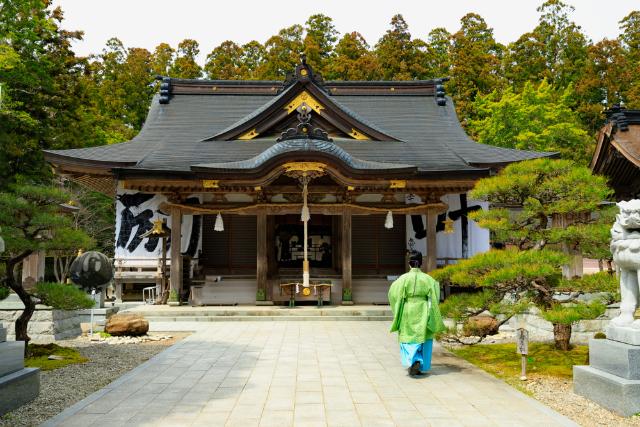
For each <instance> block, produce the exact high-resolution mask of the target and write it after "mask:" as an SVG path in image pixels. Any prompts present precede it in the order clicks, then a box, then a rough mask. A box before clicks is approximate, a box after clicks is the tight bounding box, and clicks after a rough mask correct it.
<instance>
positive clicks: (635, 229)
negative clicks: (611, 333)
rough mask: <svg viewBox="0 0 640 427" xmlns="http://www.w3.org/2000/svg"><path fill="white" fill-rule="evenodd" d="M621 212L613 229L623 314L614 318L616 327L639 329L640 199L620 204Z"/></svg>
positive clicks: (621, 312) (612, 247)
mask: <svg viewBox="0 0 640 427" xmlns="http://www.w3.org/2000/svg"><path fill="white" fill-rule="evenodd" d="M617 205H618V207H619V208H620V213H619V214H618V215H616V222H615V223H614V224H613V227H612V228H611V253H612V254H613V261H614V262H615V263H616V266H617V267H618V269H619V271H620V295H621V302H620V315H619V316H618V317H615V318H614V319H612V320H611V323H612V324H613V325H616V326H625V327H631V328H634V329H640V319H639V320H634V317H633V315H634V313H635V311H636V309H637V308H638V306H640V280H639V277H640V200H630V201H628V202H620V203H618V204H617Z"/></svg>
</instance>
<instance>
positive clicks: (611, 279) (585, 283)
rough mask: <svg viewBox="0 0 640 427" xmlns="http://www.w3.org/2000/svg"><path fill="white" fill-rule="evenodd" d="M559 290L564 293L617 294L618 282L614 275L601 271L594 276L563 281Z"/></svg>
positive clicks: (588, 275)
mask: <svg viewBox="0 0 640 427" xmlns="http://www.w3.org/2000/svg"><path fill="white" fill-rule="evenodd" d="M560 288H561V289H562V290H566V291H580V292H586V293H590V292H609V293H611V294H617V293H619V292H620V281H619V279H618V277H617V276H616V275H615V274H610V273H609V272H606V271H601V272H598V273H594V274H586V275H584V276H582V277H580V278H576V279H571V280H566V279H563V280H562V283H561V284H560Z"/></svg>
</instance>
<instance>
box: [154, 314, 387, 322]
mask: <svg viewBox="0 0 640 427" xmlns="http://www.w3.org/2000/svg"><path fill="white" fill-rule="evenodd" d="M145 319H147V320H148V321H149V322H242V321H245V322H246V321H250V322H262V321H267V322H269V321H316V322H317V321H336V320H337V321H363V320H364V321H390V320H393V316H384V315H382V316H375V315H371V316H362V315H359V316H327V315H324V316H268V315H261V316H241V315H233V316H173V317H172V316H146V315H145Z"/></svg>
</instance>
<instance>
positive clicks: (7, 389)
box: [0, 324, 40, 416]
mask: <svg viewBox="0 0 640 427" xmlns="http://www.w3.org/2000/svg"><path fill="white" fill-rule="evenodd" d="M6 336H7V331H6V329H5V328H4V327H3V326H2V324H0V416H2V415H4V414H6V413H7V412H9V411H11V410H13V409H16V408H19V407H20V406H22V405H24V404H25V403H27V402H30V401H32V400H33V399H35V398H36V397H37V396H38V393H39V392H40V370H39V369H36V368H25V367H24V342H23V341H11V342H6V341H5V339H6Z"/></svg>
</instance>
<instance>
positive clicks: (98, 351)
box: [0, 332, 187, 427]
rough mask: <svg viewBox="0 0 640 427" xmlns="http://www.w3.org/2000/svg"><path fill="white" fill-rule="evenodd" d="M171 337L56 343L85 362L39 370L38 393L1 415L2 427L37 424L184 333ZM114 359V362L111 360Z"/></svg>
mask: <svg viewBox="0 0 640 427" xmlns="http://www.w3.org/2000/svg"><path fill="white" fill-rule="evenodd" d="M171 335H172V336H173V338H172V339H168V340H162V341H148V342H144V343H141V344H121V345H106V344H105V343H104V342H100V343H95V342H94V343H92V342H87V341H86V340H78V339H76V340H65V341H58V342H57V343H56V344H58V345H64V346H68V347H77V348H78V350H79V351H80V353H81V354H82V355H83V356H84V357H86V358H88V359H89V361H88V362H86V363H81V364H75V365H68V366H65V367H63V368H60V369H55V370H53V371H47V372H40V394H39V396H38V397H37V398H36V399H35V400H33V401H32V402H30V403H28V404H27V405H24V406H22V407H21V408H18V409H16V410H15V411H12V412H10V413H8V414H6V415H4V416H3V417H0V426H2V427H5V426H6V427H9V426H10V427H25V426H29V427H31V426H38V425H40V424H41V423H43V422H44V421H46V420H47V419H49V418H51V417H53V416H54V415H57V414H58V413H59V412H62V410H64V409H66V408H67V407H69V406H71V405H73V404H74V403H76V402H78V401H80V400H82V399H84V398H85V397H87V396H88V395H90V394H91V393H93V392H95V391H97V390H100V389H101V388H102V387H104V386H106V385H107V384H109V383H110V382H112V381H113V380H115V379H116V378H118V377H120V376H122V375H123V374H125V373H126V372H128V371H130V370H131V369H133V368H135V367H136V366H138V365H140V364H141V363H143V362H144V361H146V360H148V359H149V358H151V357H153V356H154V355H156V354H158V353H160V352H161V351H163V350H165V349H167V347H168V346H170V345H172V344H174V343H175V342H176V341H177V340H178V339H182V338H184V336H185V335H187V334H179V333H175V332H172V333H171ZM114 361H117V363H114Z"/></svg>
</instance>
